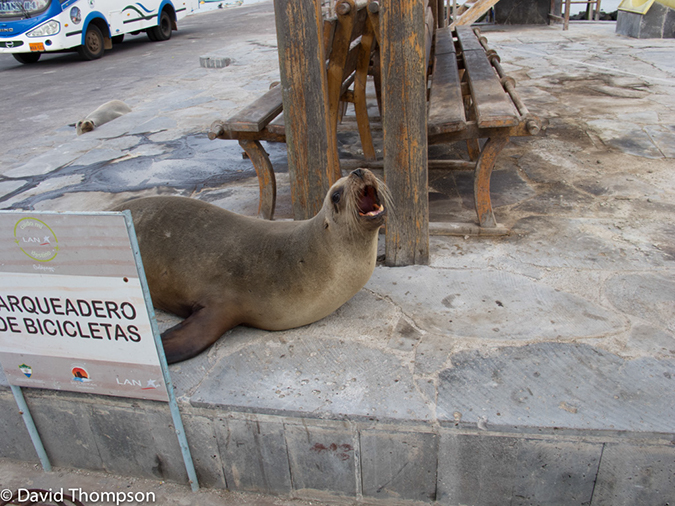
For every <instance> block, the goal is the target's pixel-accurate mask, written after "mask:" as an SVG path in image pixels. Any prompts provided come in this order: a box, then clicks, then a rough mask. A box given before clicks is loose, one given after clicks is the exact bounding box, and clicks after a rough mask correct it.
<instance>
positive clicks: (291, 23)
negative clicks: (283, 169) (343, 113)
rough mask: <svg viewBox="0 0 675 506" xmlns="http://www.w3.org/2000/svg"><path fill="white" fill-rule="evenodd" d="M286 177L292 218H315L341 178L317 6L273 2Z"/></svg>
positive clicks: (303, 0) (305, 1)
mask: <svg viewBox="0 0 675 506" xmlns="http://www.w3.org/2000/svg"><path fill="white" fill-rule="evenodd" d="M274 13H275V19H276V28H277V43H278V47H279V70H280V74H281V88H282V94H283V105H284V121H285V126H286V142H287V144H288V172H289V175H290V182H291V199H292V201H293V214H294V216H295V219H296V220H297V219H307V218H311V217H312V216H314V215H315V214H316V213H317V212H318V211H319V210H320V209H321V206H322V205H323V199H324V197H325V195H326V192H327V191H328V188H330V186H331V184H332V183H334V182H335V181H336V180H337V179H338V178H339V177H340V164H339V160H338V152H337V140H336V138H335V136H334V135H331V131H332V129H331V127H330V124H329V117H328V92H327V78H326V55H325V51H324V45H323V42H324V40H323V33H322V28H323V20H322V17H321V5H320V2H318V1H315V0H294V1H292V2H289V1H287V0H274Z"/></svg>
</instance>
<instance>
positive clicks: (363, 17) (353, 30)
mask: <svg viewBox="0 0 675 506" xmlns="http://www.w3.org/2000/svg"><path fill="white" fill-rule="evenodd" d="M441 7H442V2H438V1H437V0H427V2H426V7H425V9H426V11H425V23H426V41H425V42H426V44H425V49H426V67H427V69H428V74H427V80H428V108H427V111H428V117H427V130H428V137H427V141H428V144H429V145H432V144H441V143H453V142H458V141H465V142H466V144H467V148H468V153H469V158H470V161H465V160H443V161H436V160H431V161H430V162H429V168H430V169H432V170H440V169H446V170H447V169H453V170H472V171H474V197H475V206H476V213H477V218H478V220H477V221H478V226H475V225H472V224H457V223H451V222H443V223H431V224H430V226H429V228H430V232H431V233H432V234H455V233H459V234H465V233H476V234H501V233H504V232H505V230H504V229H503V227H499V226H498V225H497V223H496V220H495V217H494V212H493V209H492V202H491V198H490V179H491V175H492V170H493V168H494V165H495V161H496V158H497V156H498V155H499V153H500V152H501V150H502V149H503V148H504V147H505V146H506V144H507V143H508V140H509V138H510V137H514V136H528V135H536V134H537V133H538V132H539V131H540V129H541V126H542V122H541V120H540V119H539V118H537V117H535V116H533V115H531V114H530V113H529V111H528V110H527V108H526V107H525V105H524V104H523V102H522V100H521V99H520V98H519V96H518V94H517V93H516V91H515V81H514V80H513V79H511V78H510V77H508V76H506V75H505V73H504V71H503V69H502V67H501V65H500V59H499V56H498V55H497V53H496V52H495V51H494V50H492V49H490V48H489V47H488V45H487V39H486V38H485V37H483V36H482V35H481V34H480V31H479V30H477V29H472V28H471V27H468V26H457V27H456V28H455V29H453V30H451V29H450V28H449V27H440V28H439V27H437V25H438V24H443V23H444V17H443V16H442V15H440V16H439V14H438V11H439V10H440V9H441ZM379 9H380V6H379V3H378V2H377V0H359V1H355V0H342V1H340V2H338V3H337V5H336V13H337V14H336V16H335V17H333V18H331V19H327V20H324V22H323V37H324V40H323V45H324V51H325V54H326V55H328V59H327V63H326V73H327V88H328V109H329V110H328V115H329V118H330V126H331V128H332V129H333V131H332V132H331V134H330V135H332V136H336V135H337V125H338V122H339V120H340V117H341V114H342V111H343V105H344V104H345V103H346V102H352V103H353V104H354V108H355V113H356V120H357V125H358V131H359V135H360V138H361V143H362V148H363V153H364V160H359V161H357V164H358V165H359V166H361V167H369V168H380V167H382V161H381V160H377V159H376V155H375V150H374V148H373V130H374V128H373V127H374V126H377V125H376V122H372V121H371V120H370V119H369V118H368V114H367V108H366V96H365V89H366V80H367V76H368V74H369V73H371V74H373V76H374V84H375V88H376V91H377V94H378V105H379V91H380V81H381V78H380V68H379V63H378V61H379V56H378V50H379V46H380V37H381V34H380V22H379ZM439 19H442V20H443V21H442V22H439V21H438V20H439ZM282 109H283V104H282V90H281V87H280V86H278V87H275V88H272V89H271V90H270V91H269V92H267V93H266V94H265V95H263V96H262V97H260V98H259V99H258V100H256V101H255V102H253V103H252V104H250V105H249V106H247V107H245V108H244V109H242V110H241V111H239V112H238V113H237V114H235V115H234V116H232V117H231V118H229V119H228V120H226V121H216V122H214V123H213V124H212V125H211V129H210V132H209V138H211V139H216V138H218V139H236V140H238V141H239V143H240V145H241V146H242V148H243V149H244V150H245V151H246V153H247V154H248V156H249V158H250V159H251V161H252V162H253V165H254V167H255V169H256V172H257V174H258V180H259V185H260V204H259V213H258V214H259V216H260V217H263V218H266V219H272V218H273V216H274V207H275V203H276V181H275V176H274V170H273V167H272V165H271V163H270V160H269V157H268V156H267V153H266V152H265V150H264V149H263V147H262V145H261V144H260V142H261V141H271V142H285V141H286V134H285V124H284V116H283V112H282ZM347 166H348V164H343V168H347ZM338 177H340V174H339V173H338V174H335V175H334V179H337V178H338ZM292 198H295V197H294V196H293V195H292Z"/></svg>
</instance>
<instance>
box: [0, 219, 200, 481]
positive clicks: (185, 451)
mask: <svg viewBox="0 0 675 506" xmlns="http://www.w3.org/2000/svg"><path fill="white" fill-rule="evenodd" d="M7 216H11V217H12V220H14V219H16V220H18V221H17V225H18V223H19V222H20V221H23V220H24V219H32V220H34V222H39V223H41V224H42V225H44V226H46V227H47V229H49V230H48V231H49V234H50V235H51V236H53V234H54V231H53V230H52V229H51V228H50V227H49V226H48V225H47V224H46V223H44V222H43V221H42V220H40V219H39V218H40V217H42V218H43V219H44V220H47V219H48V218H49V217H50V216H51V217H58V219H59V220H60V221H61V222H64V220H69V219H71V220H75V218H69V217H71V216H72V217H78V219H82V217H86V219H91V220H94V221H95V220H96V218H97V217H106V219H107V220H111V219H112V218H109V217H111V216H119V217H120V218H122V220H123V222H124V225H125V227H124V228H125V235H126V242H125V239H124V237H122V236H119V237H118V238H117V239H118V243H120V244H126V245H128V247H129V249H130V252H129V250H126V249H125V252H126V253H130V258H132V259H133V260H128V261H129V262H131V261H133V264H134V265H135V271H136V274H137V277H138V281H139V283H140V289H141V291H142V301H143V305H144V307H145V311H146V312H147V318H148V320H149V332H150V333H151V334H152V339H153V342H154V348H155V350H156V353H157V357H156V358H157V359H158V362H159V367H160V369H161V375H162V379H163V381H164V386H165V388H166V397H164V396H163V393H160V394H159V396H157V395H156V396H155V397H154V398H153V397H143V396H142V395H126V394H125V393H124V392H121V393H120V392H116V393H108V394H106V393H102V392H97V393H99V394H101V393H102V394H103V395H115V396H120V397H138V398H145V399H149V400H156V401H160V402H161V401H164V402H168V404H169V410H170V412H171V417H172V420H173V425H174V429H175V431H176V436H177V438H178V443H179V445H180V449H181V453H182V456H183V461H184V464H185V469H186V471H187V475H188V479H189V482H190V487H191V488H192V490H193V491H195V492H196V491H197V490H199V482H198V479H197V474H196V471H195V467H194V463H193V460H192V455H191V453H190V447H189V445H188V442H187V437H186V434H185V428H184V426H183V421H182V418H181V415H180V410H179V408H178V403H177V401H176V396H175V393H174V389H173V383H172V381H171V375H170V373H169V368H168V364H167V362H166V356H165V354H164V347H163V346H162V341H161V337H160V333H159V328H158V326H157V320H156V316H155V311H154V308H153V305H152V300H151V298H150V291H149V289H148V283H147V279H146V276H145V270H144V268H143V262H142V259H141V255H140V250H139V246H138V241H137V239H136V233H135V231H134V225H133V220H132V218H131V213H130V212H129V211H122V212H51V211H0V218H3V217H7ZM101 221H103V220H101ZM41 228H42V227H41ZM119 228H120V230H119V231H117V232H118V233H120V234H122V230H121V228H122V227H121V226H120V227H119ZM16 229H17V227H16V226H15V227H14V232H13V233H14V236H15V238H16V237H17V232H16ZM43 235H44V234H43ZM123 235H124V234H123ZM28 239H31V238H30V237H29V238H28ZM53 240H54V242H55V243H57V244H56V245H55V244H54V243H51V244H50V243H49V242H50V241H48V240H46V237H45V242H44V244H41V245H39V246H37V247H36V248H35V250H36V251H38V253H35V251H33V250H31V251H29V252H27V251H24V250H23V248H21V249H22V251H23V253H25V254H26V255H28V256H29V257H30V259H31V260H33V261H34V262H36V264H34V265H33V267H34V268H36V269H38V268H41V267H42V265H44V264H45V263H46V262H50V261H52V260H53V259H54V258H56V257H57V256H58V254H59V248H60V246H59V245H58V241H57V240H56V237H55V236H53ZM24 241H25V242H28V241H26V239H24ZM15 242H16V244H17V245H20V244H19V241H18V240H15ZM99 243H100V246H101V247H105V244H103V243H102V242H101V240H100V238H99ZM40 246H42V249H41V250H40ZM96 247H97V245H94V246H92V248H93V249H95V248H96ZM123 249H124V248H123ZM5 251H9V250H8V249H6V250H5ZM0 252H2V246H0ZM126 253H125V254H126ZM3 260H4V259H0V272H5V271H6V269H9V270H10V271H12V270H13V272H15V273H16V272H21V269H22V267H21V266H20V265H19V266H18V267H17V262H14V265H13V266H12V265H10V266H9V267H7V265H6V262H4V261H3ZM11 263H12V262H9V264H11ZM127 267H129V266H127ZM75 269H76V267H75ZM72 270H73V266H72V265H71V271H72ZM71 277H73V276H71ZM97 279H105V278H97ZM124 279H125V281H127V278H124ZM104 284H105V283H104ZM130 289H131V290H132V291H133V287H131V288H130ZM111 304H112V303H111ZM15 307H17V306H15ZM113 307H114V306H113ZM143 317H145V315H143ZM143 321H145V320H143ZM106 330H108V328H107V327H106ZM92 335H93V333H92ZM81 337H88V336H81ZM1 339H2V334H0V340H1ZM108 340H110V334H108ZM115 340H116V341H117V338H115ZM153 356H154V355H153ZM103 359H105V357H102V360H103ZM152 360H153V361H154V359H152ZM113 366H114V363H113ZM28 369H30V368H28ZM5 372H6V371H5ZM24 374H26V373H25V372H24ZM6 376H7V379H8V381H9V383H10V387H11V390H12V393H13V395H14V398H15V400H16V403H17V406H18V408H19V411H20V413H21V415H22V417H23V420H24V423H25V425H26V428H27V430H28V433H29V435H30V437H31V440H32V442H33V446H34V447H35V450H36V452H37V454H38V457H39V458H40V462H41V463H42V467H43V469H44V470H45V471H47V472H48V471H50V470H51V463H50V462H49V457H48V455H47V453H46V451H45V449H44V445H43V444H42V440H41V438H40V435H39V433H38V431H37V428H36V427H35V423H34V422H33V419H32V416H31V414H30V410H29V409H28V406H27V404H26V401H25V399H24V396H23V392H22V390H21V386H19V385H16V384H13V383H17V381H16V380H14V381H13V380H12V377H11V375H7V374H6ZM28 377H29V376H28ZM117 382H118V383H120V382H119V379H118V380H117ZM22 384H23V385H25V384H26V383H25V382H22ZM54 384H55V385H56V386H52V387H51V388H56V389H60V388H61V387H59V386H58V383H57V382H55V383H54ZM35 386H37V387H39V388H48V389H49V388H50V385H49V384H37V385H35ZM75 391H78V390H75ZM81 393H82V392H81ZM83 393H86V392H83Z"/></svg>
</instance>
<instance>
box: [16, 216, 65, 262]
mask: <svg viewBox="0 0 675 506" xmlns="http://www.w3.org/2000/svg"><path fill="white" fill-rule="evenodd" d="M14 242H15V243H16V244H17V246H19V248H21V251H23V252H24V253H25V254H26V255H28V256H29V257H30V258H32V259H33V260H35V261H36V262H49V261H50V260H54V258H55V257H56V255H57V254H58V253H59V241H58V239H57V238H56V234H54V231H53V230H52V229H51V228H49V225H47V224H46V223H45V222H43V221H40V220H38V219H36V218H22V219H20V220H19V221H17V222H16V225H15V226H14Z"/></svg>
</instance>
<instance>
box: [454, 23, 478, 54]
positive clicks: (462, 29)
mask: <svg viewBox="0 0 675 506" xmlns="http://www.w3.org/2000/svg"><path fill="white" fill-rule="evenodd" d="M454 31H455V32H456V33H457V40H458V41H459V46H460V47H461V48H462V51H484V50H483V46H481V45H480V41H479V40H478V38H477V37H476V34H475V33H474V31H473V28H471V27H470V26H457V27H455V29H454Z"/></svg>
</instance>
